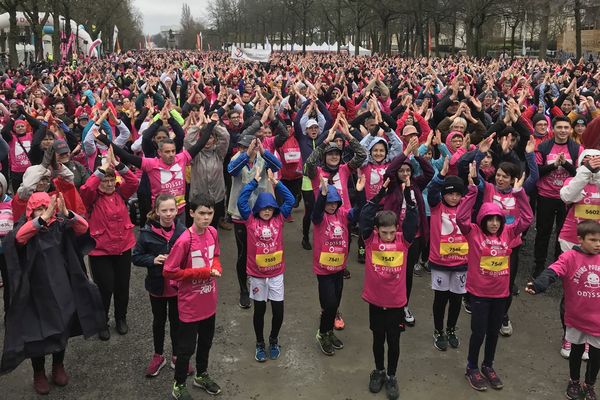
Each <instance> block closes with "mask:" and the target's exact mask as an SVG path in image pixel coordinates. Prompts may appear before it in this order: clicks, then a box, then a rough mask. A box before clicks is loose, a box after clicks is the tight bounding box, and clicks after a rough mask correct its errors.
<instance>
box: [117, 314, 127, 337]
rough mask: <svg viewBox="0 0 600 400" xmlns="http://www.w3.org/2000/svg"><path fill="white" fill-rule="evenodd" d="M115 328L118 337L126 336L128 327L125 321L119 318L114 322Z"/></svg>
mask: <svg viewBox="0 0 600 400" xmlns="http://www.w3.org/2000/svg"><path fill="white" fill-rule="evenodd" d="M115 325H116V326H115V328H116V330H117V333H118V334H119V335H127V333H128V332H129V326H128V325H127V320H126V319H125V318H120V319H118V320H117V321H116V324H115Z"/></svg>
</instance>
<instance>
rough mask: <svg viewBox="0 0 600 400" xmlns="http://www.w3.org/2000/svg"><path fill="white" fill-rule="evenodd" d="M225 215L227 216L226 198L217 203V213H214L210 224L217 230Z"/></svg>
mask: <svg viewBox="0 0 600 400" xmlns="http://www.w3.org/2000/svg"><path fill="white" fill-rule="evenodd" d="M224 217H225V199H223V200H221V201H219V202H218V203H215V214H214V215H213V219H212V222H211V223H210V226H212V227H213V228H215V229H216V230H219V221H220V220H221V218H224Z"/></svg>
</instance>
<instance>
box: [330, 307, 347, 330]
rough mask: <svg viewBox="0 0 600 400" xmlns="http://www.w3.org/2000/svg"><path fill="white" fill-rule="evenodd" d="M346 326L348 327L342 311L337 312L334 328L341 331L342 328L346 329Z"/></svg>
mask: <svg viewBox="0 0 600 400" xmlns="http://www.w3.org/2000/svg"><path fill="white" fill-rule="evenodd" d="M345 327H346V324H345V323H344V319H343V318H342V313H341V312H339V311H338V312H337V313H336V314H335V320H334V321H333V328H334V329H335V330H336V331H341V330H344V328H345Z"/></svg>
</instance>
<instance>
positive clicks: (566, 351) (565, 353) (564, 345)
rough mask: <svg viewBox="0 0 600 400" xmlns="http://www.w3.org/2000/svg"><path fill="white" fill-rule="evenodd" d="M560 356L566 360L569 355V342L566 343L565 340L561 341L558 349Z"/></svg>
mask: <svg viewBox="0 0 600 400" xmlns="http://www.w3.org/2000/svg"><path fill="white" fill-rule="evenodd" d="M560 355H561V356H562V358H566V359H567V360H568V359H569V356H570V355H571V342H569V341H567V340H566V339H563V341H562V346H561V347H560Z"/></svg>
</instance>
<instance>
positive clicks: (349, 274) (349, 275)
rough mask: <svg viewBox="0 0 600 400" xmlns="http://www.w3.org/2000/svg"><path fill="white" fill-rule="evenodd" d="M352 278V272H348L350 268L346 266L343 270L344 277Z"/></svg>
mask: <svg viewBox="0 0 600 400" xmlns="http://www.w3.org/2000/svg"><path fill="white" fill-rule="evenodd" d="M350 278H352V274H351V273H350V270H349V269H348V268H346V269H345V270H344V279H350Z"/></svg>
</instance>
